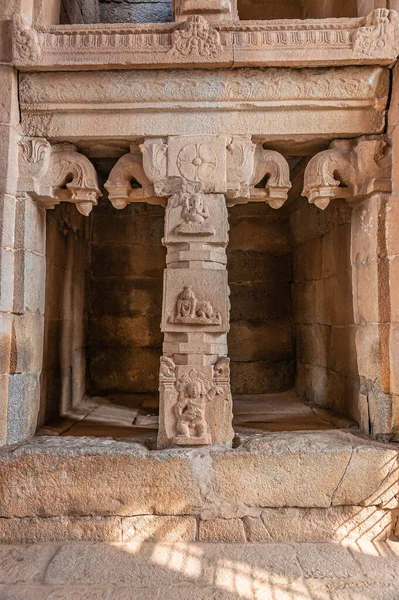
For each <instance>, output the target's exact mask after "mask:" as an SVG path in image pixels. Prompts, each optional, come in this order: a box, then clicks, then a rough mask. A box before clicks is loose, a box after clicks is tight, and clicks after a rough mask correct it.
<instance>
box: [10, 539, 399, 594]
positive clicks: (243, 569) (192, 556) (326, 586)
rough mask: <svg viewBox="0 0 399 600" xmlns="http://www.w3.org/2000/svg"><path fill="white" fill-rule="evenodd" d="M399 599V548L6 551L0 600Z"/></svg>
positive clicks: (91, 546) (79, 546)
mask: <svg viewBox="0 0 399 600" xmlns="http://www.w3.org/2000/svg"><path fill="white" fill-rule="evenodd" d="M191 599H193V600H194V599H195V600H241V599H242V600H399V542H374V543H373V542H364V543H361V544H357V545H353V546H348V547H344V546H339V545H337V544H332V543H304V544H284V543H277V544H276V543H262V544H260V543H259V544H190V543H186V544H185V543H179V544H161V543H158V544H152V543H143V544H141V543H130V544H106V543H95V542H94V543H86V542H81V543H65V544H30V545H28V544H27V545H3V546H0V600H191Z"/></svg>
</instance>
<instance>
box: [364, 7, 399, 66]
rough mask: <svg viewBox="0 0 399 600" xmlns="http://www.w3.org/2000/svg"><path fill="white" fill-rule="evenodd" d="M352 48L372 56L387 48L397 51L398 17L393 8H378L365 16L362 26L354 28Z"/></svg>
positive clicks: (398, 36) (398, 38) (398, 43)
mask: <svg viewBox="0 0 399 600" xmlns="http://www.w3.org/2000/svg"><path fill="white" fill-rule="evenodd" d="M353 49H354V50H355V52H359V53H360V54H365V55H366V56H373V55H376V54H380V53H383V52H384V51H386V50H388V51H390V52H394V53H395V54H398V52H399V17H398V14H397V13H396V12H395V11H394V10H388V9H386V8H378V9H376V10H374V11H373V12H371V13H370V14H369V15H368V16H367V17H366V22H365V25H364V26H363V27H359V29H357V30H356V35H355V36H354V44H353Z"/></svg>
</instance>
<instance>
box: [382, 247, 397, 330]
mask: <svg viewBox="0 0 399 600" xmlns="http://www.w3.org/2000/svg"><path fill="white" fill-rule="evenodd" d="M389 271H390V272H389V284H390V286H389V287H390V300H391V302H390V308H391V320H392V321H394V322H395V323H398V322H399V300H398V297H399V256H395V257H393V258H392V259H391V260H390V261H389ZM380 285H381V282H380Z"/></svg>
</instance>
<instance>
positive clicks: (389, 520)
mask: <svg viewBox="0 0 399 600" xmlns="http://www.w3.org/2000/svg"><path fill="white" fill-rule="evenodd" d="M245 519H247V520H249V517H246V518H245ZM395 520H396V516H395V513H393V512H392V511H389V510H381V509H380V508H377V507H375V506H370V507H361V506H337V507H334V508H307V509H305V508H267V509H264V510H263V511H262V521H263V524H264V530H265V533H266V536H267V538H266V536H264V538H263V540H260V539H259V540H258V539H253V540H249V541H266V539H268V540H272V541H274V542H335V543H339V544H349V543H354V542H358V541H359V540H367V539H369V540H373V541H377V540H387V539H388V538H389V537H390V536H391V534H392V528H393V525H394V522H395Z"/></svg>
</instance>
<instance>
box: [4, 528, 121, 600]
mask: <svg viewBox="0 0 399 600" xmlns="http://www.w3.org/2000/svg"><path fill="white" fill-rule="evenodd" d="M81 540H82V541H103V542H120V541H122V526H121V519H120V518H119V517H53V518H51V517H50V518H46V519H42V518H40V517H31V518H29V517H27V518H22V519H0V542H1V543H3V544H4V543H5V544H10V543H14V544H15V543H21V544H26V543H38V542H70V541H81ZM0 597H1V596H0Z"/></svg>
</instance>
